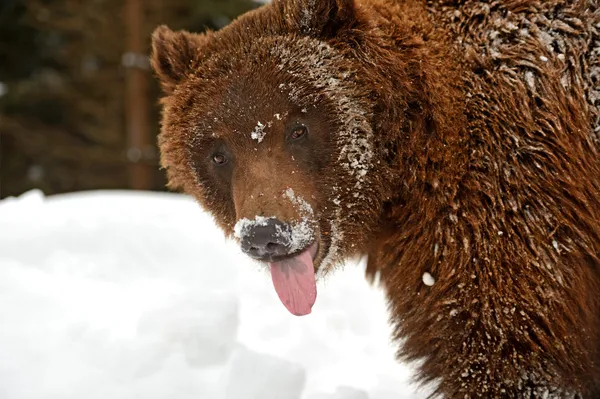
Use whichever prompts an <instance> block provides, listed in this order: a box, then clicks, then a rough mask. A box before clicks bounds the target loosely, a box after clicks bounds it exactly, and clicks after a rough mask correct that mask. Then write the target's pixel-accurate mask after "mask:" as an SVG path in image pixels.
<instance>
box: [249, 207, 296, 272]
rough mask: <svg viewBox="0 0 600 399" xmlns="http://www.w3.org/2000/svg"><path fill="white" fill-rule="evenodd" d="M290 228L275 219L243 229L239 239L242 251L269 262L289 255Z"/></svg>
mask: <svg viewBox="0 0 600 399" xmlns="http://www.w3.org/2000/svg"><path fill="white" fill-rule="evenodd" d="M290 233H291V227H290V225H288V224H287V223H283V222H281V221H279V220H277V219H274V218H273V219H268V220H266V221H265V222H264V223H260V224H256V225H254V226H252V227H250V228H248V229H245V231H244V235H243V236H242V237H241V244H242V251H244V252H245V253H246V254H247V255H248V256H250V257H252V258H254V259H257V260H261V261H265V262H270V261H273V260H274V259H275V258H277V257H281V256H285V255H289V250H290V247H291V245H290V244H291V243H290V236H291V234H290Z"/></svg>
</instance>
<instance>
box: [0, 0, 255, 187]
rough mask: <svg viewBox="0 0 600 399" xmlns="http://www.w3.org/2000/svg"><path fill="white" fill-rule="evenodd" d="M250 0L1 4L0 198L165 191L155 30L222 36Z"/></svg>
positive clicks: (23, 0) (14, 0) (27, 0)
mask: <svg viewBox="0 0 600 399" xmlns="http://www.w3.org/2000/svg"><path fill="white" fill-rule="evenodd" d="M259 5H260V4H259V3H257V2H255V1H253V0H79V1H77V0H62V1H61V0H20V1H19V0H0V198H4V197H7V196H14V195H19V194H21V193H23V192H24V191H27V190H30V189H33V188H39V189H41V190H42V191H43V192H44V193H45V194H47V195H50V194H57V193H63V192H69V191H80V190H92V189H128V188H129V189H142V190H163V189H164V186H165V178H164V172H163V171H162V170H160V169H159V165H158V150H157V148H156V135H157V133H158V128H159V126H158V115H159V107H158V97H159V95H160V92H159V89H158V84H157V82H156V79H155V78H154V76H153V74H152V72H151V71H150V70H149V69H148V59H147V56H148V54H149V49H150V34H151V32H152V31H153V30H154V28H155V27H156V26H157V25H159V24H167V25H168V26H169V27H170V28H172V29H187V30H190V31H195V32H201V31H203V30H204V29H207V28H209V29H213V30H214V29H219V28H221V27H222V26H224V25H226V24H227V23H229V22H230V21H231V20H232V19H233V18H235V17H236V16H237V15H239V14H241V13H243V12H245V11H247V10H250V9H252V8H255V7H257V6H259Z"/></svg>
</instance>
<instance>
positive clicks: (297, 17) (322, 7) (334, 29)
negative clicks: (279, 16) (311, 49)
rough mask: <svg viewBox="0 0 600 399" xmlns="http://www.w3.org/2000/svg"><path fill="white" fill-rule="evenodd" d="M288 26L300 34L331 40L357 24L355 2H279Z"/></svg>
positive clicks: (317, 0)
mask: <svg viewBox="0 0 600 399" xmlns="http://www.w3.org/2000/svg"><path fill="white" fill-rule="evenodd" d="M275 3H276V4H277V3H278V5H279V6H280V7H281V8H282V11H283V13H284V14H283V15H284V16H285V18H286V19H287V22H288V24H289V25H290V27H291V28H292V29H294V30H299V31H300V33H302V34H304V35H307V36H313V37H318V38H322V39H329V38H333V37H335V36H337V35H338V34H339V33H340V31H343V30H345V29H348V28H350V27H351V26H352V25H353V24H354V23H355V22H356V7H355V5H354V0H278V1H276V2H275Z"/></svg>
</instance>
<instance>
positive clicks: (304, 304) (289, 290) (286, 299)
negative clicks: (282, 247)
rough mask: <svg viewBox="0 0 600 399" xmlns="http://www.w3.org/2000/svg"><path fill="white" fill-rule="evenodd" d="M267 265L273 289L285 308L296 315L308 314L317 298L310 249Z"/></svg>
mask: <svg viewBox="0 0 600 399" xmlns="http://www.w3.org/2000/svg"><path fill="white" fill-rule="evenodd" d="M269 266H271V278H272V279H273V285H274V286H275V291H277V295H278V296H279V299H281V302H282V303H283V305H284V306H285V307H286V308H287V310H289V311H290V313H292V314H293V315H296V316H304V315H307V314H309V313H310V312H311V309H312V306H313V305H314V304H315V301H316V299H317V285H316V282H315V268H314V266H313V261H312V256H311V254H310V251H303V252H301V253H299V254H298V255H296V256H294V257H293V258H290V259H286V260H283V261H281V262H274V263H269Z"/></svg>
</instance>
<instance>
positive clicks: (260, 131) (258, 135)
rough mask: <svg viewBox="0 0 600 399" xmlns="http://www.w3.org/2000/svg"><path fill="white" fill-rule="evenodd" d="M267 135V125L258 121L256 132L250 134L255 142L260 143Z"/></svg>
mask: <svg viewBox="0 0 600 399" xmlns="http://www.w3.org/2000/svg"><path fill="white" fill-rule="evenodd" d="M266 134H267V133H266V132H265V125H264V124H263V123H260V121H258V123H257V124H256V127H255V128H254V130H253V131H252V133H250V137H252V139H253V140H256V141H258V142H259V143H260V142H261V141H263V139H264V138H265V136H266Z"/></svg>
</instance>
